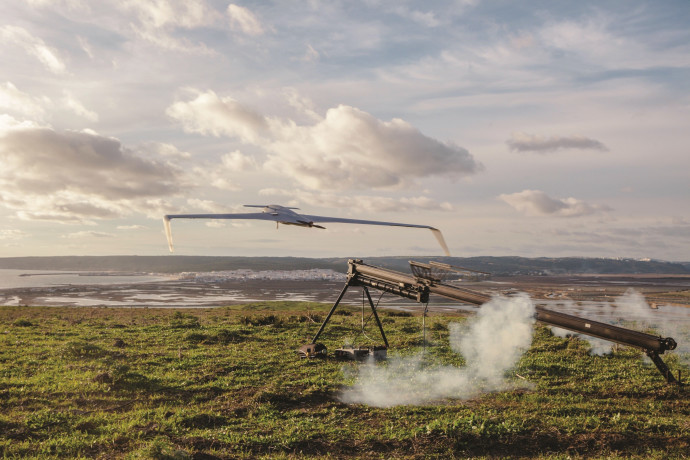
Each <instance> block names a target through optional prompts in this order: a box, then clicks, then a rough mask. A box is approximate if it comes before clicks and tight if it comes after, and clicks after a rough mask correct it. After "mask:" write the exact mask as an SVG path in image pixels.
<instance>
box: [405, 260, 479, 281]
mask: <svg viewBox="0 0 690 460" xmlns="http://www.w3.org/2000/svg"><path fill="white" fill-rule="evenodd" d="M409 262H410V269H411V270H412V274H413V275H414V276H415V278H420V279H424V280H428V281H431V282H435V283H440V282H443V281H448V280H478V279H482V278H486V277H488V276H489V274H488V273H486V272H480V271H477V270H471V269H469V268H463V267H454V266H453V265H449V264H443V263H440V262H434V261H431V262H429V263H428V264H425V263H422V262H415V261H414V260H410V261H409Z"/></svg>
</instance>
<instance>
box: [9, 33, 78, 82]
mask: <svg viewBox="0 0 690 460" xmlns="http://www.w3.org/2000/svg"><path fill="white" fill-rule="evenodd" d="M0 38H2V39H3V41H4V42H6V43H14V44H16V45H19V46H21V47H22V48H24V50H25V51H26V52H27V53H28V54H30V55H31V56H33V57H34V58H36V59H38V60H39V61H40V62H41V64H43V66H44V67H46V68H47V69H48V70H50V71H51V72H52V73H54V74H57V75H62V74H64V73H66V66H65V63H64V62H63V60H62V59H61V58H60V55H59V53H58V52H57V50H56V49H55V48H52V47H50V46H48V45H46V44H45V42H44V41H43V40H42V39H40V38H39V37H34V36H33V35H31V34H30V33H29V32H28V31H27V30H26V29H24V28H22V27H18V26H10V25H6V26H2V27H0Z"/></svg>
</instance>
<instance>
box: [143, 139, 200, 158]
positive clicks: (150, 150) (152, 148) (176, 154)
mask: <svg viewBox="0 0 690 460" xmlns="http://www.w3.org/2000/svg"><path fill="white" fill-rule="evenodd" d="M136 151H137V154H139V155H141V156H148V155H150V154H153V155H154V156H161V157H164V158H170V159H181V158H183V159H187V158H191V157H192V154H191V153H189V152H183V151H181V150H179V149H178V148H177V147H175V146H174V145H172V144H167V143H165V142H145V143H143V144H141V145H139V146H138V147H137V148H136Z"/></svg>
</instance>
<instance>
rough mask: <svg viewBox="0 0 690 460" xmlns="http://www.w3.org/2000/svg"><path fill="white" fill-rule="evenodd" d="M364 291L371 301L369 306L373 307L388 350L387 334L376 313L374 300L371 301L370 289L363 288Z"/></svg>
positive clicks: (372, 309)
mask: <svg viewBox="0 0 690 460" xmlns="http://www.w3.org/2000/svg"><path fill="white" fill-rule="evenodd" d="M362 289H364V293H365V294H366V295H367V299H368V300H369V305H370V306H371V311H372V312H373V313H374V318H375V319H376V324H378V326H379V331H381V337H383V343H385V344H386V348H388V339H386V333H385V332H383V325H382V324H381V320H380V319H379V315H378V313H376V307H375V306H374V302H373V300H371V294H369V289H367V287H366V286H362Z"/></svg>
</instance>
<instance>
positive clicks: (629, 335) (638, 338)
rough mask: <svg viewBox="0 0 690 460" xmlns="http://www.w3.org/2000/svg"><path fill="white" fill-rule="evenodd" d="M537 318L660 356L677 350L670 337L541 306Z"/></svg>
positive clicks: (553, 324)
mask: <svg viewBox="0 0 690 460" xmlns="http://www.w3.org/2000/svg"><path fill="white" fill-rule="evenodd" d="M536 318H537V321H541V322H542V323H546V324H549V325H551V326H557V327H561V328H563V329H568V330H571V331H574V332H580V333H582V334H586V335H591V336H593V337H598V338H600V339H604V340H609V341H611V342H617V343H620V344H623V345H628V346H631V347H637V348H641V349H643V350H646V351H653V352H655V353H659V354H661V353H663V352H664V351H666V350H673V349H674V348H676V341H675V340H673V339H672V338H670V337H667V338H665V339H664V338H662V337H660V336H656V335H651V334H646V333H644V332H639V331H633V330H631V329H625V328H622V327H618V326H612V325H611V324H606V323H600V322H599V321H592V320H590V319H585V318H580V317H578V316H573V315H568V314H566V313H561V312H557V311H552V310H547V309H546V308H544V307H541V306H537V313H536Z"/></svg>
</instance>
